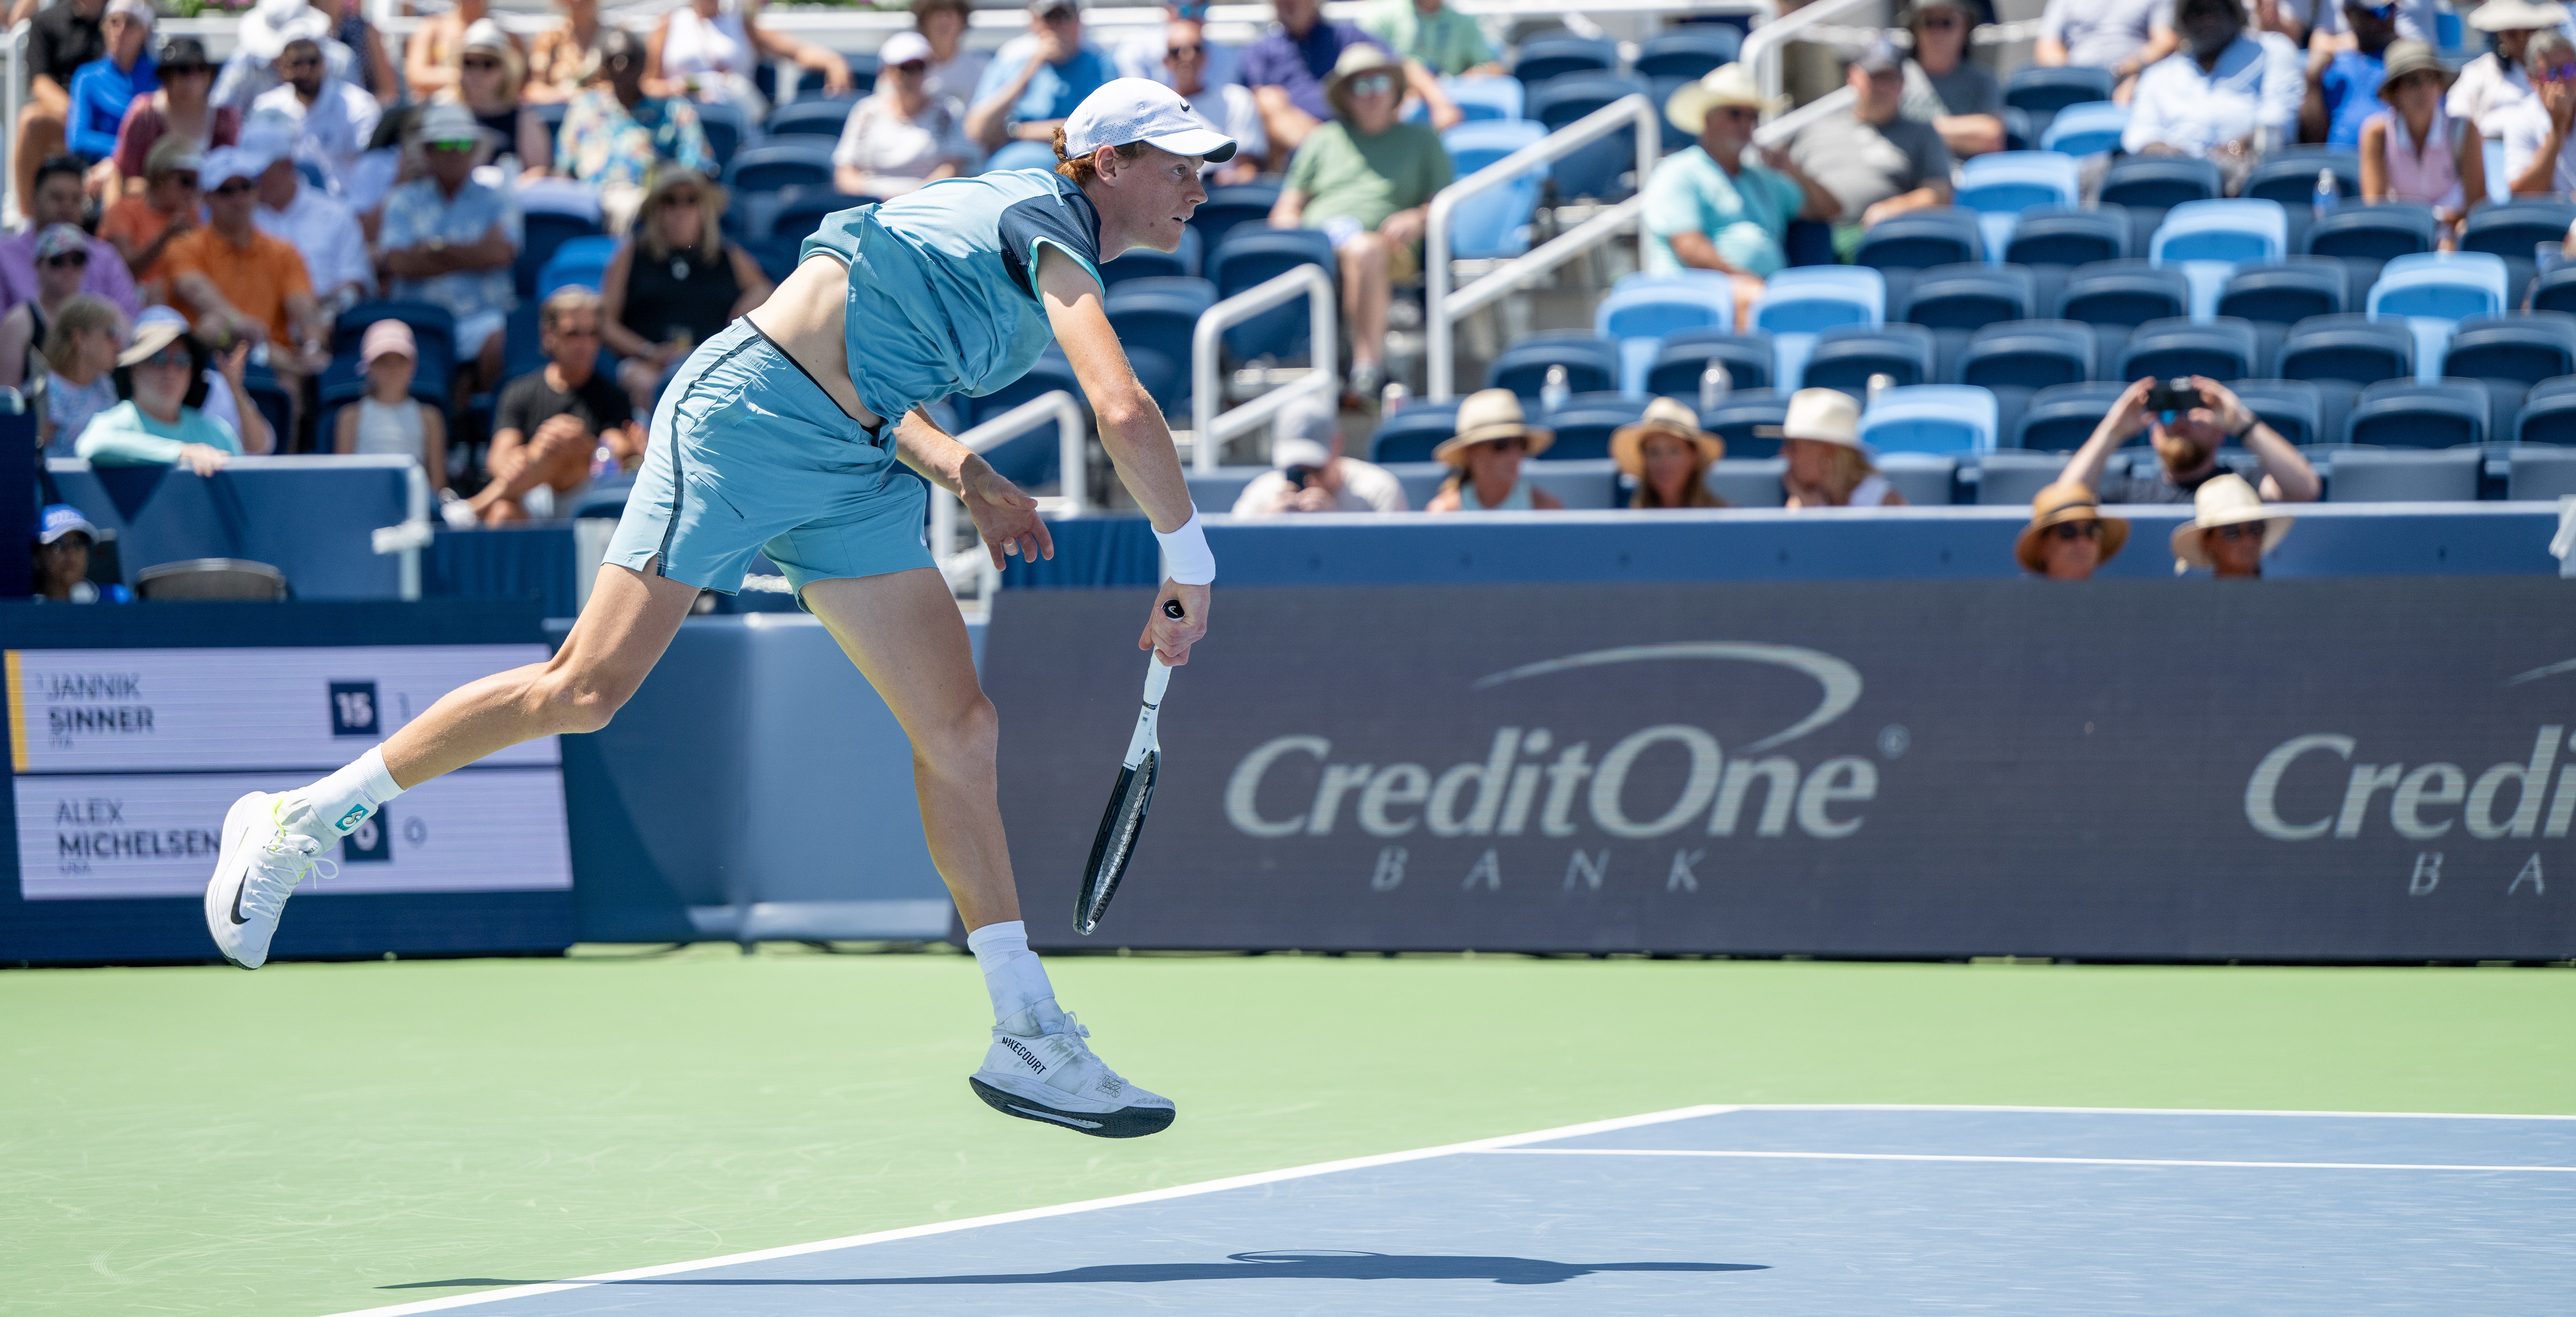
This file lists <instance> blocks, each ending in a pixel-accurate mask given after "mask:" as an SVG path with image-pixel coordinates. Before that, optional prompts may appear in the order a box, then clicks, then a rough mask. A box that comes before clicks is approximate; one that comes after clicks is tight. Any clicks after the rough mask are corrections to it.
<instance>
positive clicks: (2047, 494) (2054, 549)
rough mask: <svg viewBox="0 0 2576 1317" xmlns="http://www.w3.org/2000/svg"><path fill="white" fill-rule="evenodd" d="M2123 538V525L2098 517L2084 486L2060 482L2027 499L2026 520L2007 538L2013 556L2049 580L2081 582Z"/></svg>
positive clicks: (2126, 531)
mask: <svg viewBox="0 0 2576 1317" xmlns="http://www.w3.org/2000/svg"><path fill="white" fill-rule="evenodd" d="M2128 542H2129V523H2128V522H2126V521H2123V520H2121V519H2120V518H2118V517H2106V516H2103V515H2102V500H2101V499H2100V498H2099V497H2097V496H2096V495H2095V494H2094V493H2093V490H2092V488H2091V487H2090V486H2088V485H2083V484H2079V483H2077V482H2074V481H2060V482H2058V483H2056V484H2053V485H2050V486H2048V487H2047V488H2045V489H2042V490H2040V491H2039V494H2038V496H2037V497H2034V498H2033V499H2031V501H2030V524H2029V525H2027V526H2024V527H2022V530H2021V536H2020V538H2018V539H2015V540H2014V541H2013V558H2014V559H2015V560H2016V561H2018V562H2020V563H2021V565H2022V566H2023V567H2024V568H2026V569H2028V570H2030V571H2034V572H2037V573H2039V574H2040V575H2041V576H2044V577H2047V578H2048V579H2049V580H2052V581H2081V580H2085V579H2087V578H2089V577H2091V576H2092V575H2093V573H2094V572H2095V571H2096V570H2097V569H2099V568H2100V567H2101V566H2102V564H2104V563H2106V562H2109V561H2111V559H2112V558H2113V557H2115V556H2117V555H2118V553H2119V552H2120V546H2121V545H2124V544H2127V543H2128Z"/></svg>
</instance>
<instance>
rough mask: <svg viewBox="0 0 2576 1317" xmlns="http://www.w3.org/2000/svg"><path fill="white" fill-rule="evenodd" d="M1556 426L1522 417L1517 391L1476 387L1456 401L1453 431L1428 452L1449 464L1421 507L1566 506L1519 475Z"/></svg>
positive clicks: (1493, 509) (1547, 508)
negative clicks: (1436, 490)
mask: <svg viewBox="0 0 2576 1317" xmlns="http://www.w3.org/2000/svg"><path fill="white" fill-rule="evenodd" d="M1555 442H1556V432H1555V431H1554V430H1550V429H1547V428H1546V427H1544V426H1537V425H1531V424H1529V423H1527V422H1526V421H1524V420H1523V419H1522V418H1521V400H1520V396H1519V395H1517V394H1515V393H1513V392H1512V391H1511V390H1509V389H1480V390H1478V391H1476V392H1474V393H1471V394H1469V395H1467V400H1466V401H1465V402H1463V403H1460V404H1458V431H1457V434H1456V435H1455V436H1454V437H1452V438H1449V439H1445V440H1442V441H1441V444H1440V446H1439V447H1438V448H1434V449H1432V450H1431V455H1432V456H1433V457H1436V458H1438V459H1440V460H1441V461H1443V462H1446V463H1448V464H1449V465H1450V467H1452V468H1453V469H1452V470H1451V471H1450V473H1449V478H1448V479H1447V480H1446V481H1443V482H1442V483H1441V485H1440V492H1439V493H1437V494H1434V495H1432V496H1431V501H1430V502H1429V503H1426V504H1424V505H1423V506H1422V510H1423V511H1425V512H1531V511H1541V512H1546V511H1554V510H1557V509H1561V508H1563V507H1564V506H1565V503H1564V501H1563V500H1561V499H1559V498H1558V497H1557V496H1556V495H1554V494H1551V493H1549V492H1547V491H1546V490H1544V489H1539V488H1536V487H1534V486H1532V485H1531V484H1530V483H1529V482H1528V481H1526V480H1523V479H1521V463H1522V461H1523V460H1525V459H1527V458H1532V457H1536V456H1538V455H1539V454H1541V453H1544V452H1546V451H1547V447H1548V445H1549V444H1552V443H1555Z"/></svg>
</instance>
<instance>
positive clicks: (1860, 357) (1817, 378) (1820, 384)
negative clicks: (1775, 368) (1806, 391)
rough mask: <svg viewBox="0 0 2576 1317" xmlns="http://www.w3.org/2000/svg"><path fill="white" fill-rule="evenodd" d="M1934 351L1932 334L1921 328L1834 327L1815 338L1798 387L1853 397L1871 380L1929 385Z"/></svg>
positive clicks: (1900, 325)
mask: <svg viewBox="0 0 2576 1317" xmlns="http://www.w3.org/2000/svg"><path fill="white" fill-rule="evenodd" d="M1935 351H1936V350H1935V348H1934V346H1933V342H1932V331H1930V330H1928V329H1925V328H1923V327H1922V326H1921V325H1904V324H1886V325H1875V326H1872V325H1844V326H1839V327H1837V328H1833V329H1828V330H1826V331H1824V332H1823V333H1821V334H1818V335H1817V336H1816V345H1815V350H1814V351H1813V352H1811V353H1809V354H1808V357H1807V366H1806V373H1805V374H1804V375H1803V376H1802V377H1801V378H1800V381H1799V386H1800V387H1801V388H1817V389H1841V390H1843V391H1844V392H1846V393H1851V394H1858V393H1859V392H1861V391H1862V390H1863V389H1865V388H1867V387H1868V386H1869V379H1870V377H1871V376H1873V375H1885V376H1888V377H1889V378H1890V379H1892V380H1893V381H1894V382H1895V383H1897V384H1899V385H1914V384H1929V383H1932V382H1933V370H1934V358H1935Z"/></svg>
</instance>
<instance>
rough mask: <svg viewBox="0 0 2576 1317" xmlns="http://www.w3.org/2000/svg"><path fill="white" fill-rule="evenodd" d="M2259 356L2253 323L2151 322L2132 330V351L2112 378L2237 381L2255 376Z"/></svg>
mask: <svg viewBox="0 0 2576 1317" xmlns="http://www.w3.org/2000/svg"><path fill="white" fill-rule="evenodd" d="M2260 356H2261V353H2260V352H2259V350H2258V341H2257V339H2256V337H2255V333H2254V323H2253V322H2252V321H2250V320H2213V321H2211V322H2209V323H2208V324H2194V323H2192V322H2191V321H2188V320H2150V321H2148V322H2146V323H2145V324H2142V325H2140V326H2138V327H2137V329H2136V330H2135V331H2133V332H2131V334H2130V335H2129V346H2128V350H2127V351H2125V352H2123V353H2122V354H2121V355H2120V365H2119V368H2118V369H2116V370H2114V371H2112V372H2111V377H2112V378H2113V379H2121V380H2135V379H2144V378H2146V377H2148V376H2154V377H2156V378H2158V379H2172V378H2175V377H2177V376H2183V375H2206V376H2208V377H2209V378H2211V379H2214V380H2232V379H2239V378H2242V377H2244V376H2247V375H2251V374H2253V373H2254V370H2255V363H2256V361H2257V359H2258V358H2259V357H2260Z"/></svg>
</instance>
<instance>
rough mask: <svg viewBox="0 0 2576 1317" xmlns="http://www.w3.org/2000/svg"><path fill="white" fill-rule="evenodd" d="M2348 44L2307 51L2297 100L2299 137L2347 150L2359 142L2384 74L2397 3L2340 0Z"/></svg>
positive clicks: (2375, 105)
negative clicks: (2303, 84)
mask: <svg viewBox="0 0 2576 1317" xmlns="http://www.w3.org/2000/svg"><path fill="white" fill-rule="evenodd" d="M2343 9H2344V21H2345V22H2346V24H2348V25H2349V26H2350V28H2351V30H2352V36H2353V43H2354V44H2353V48H2352V49H2350V50H2332V49H2328V48H2327V47H2326V46H2325V45H2324V44H2323V43H2319V44H2318V45H2317V46H2316V47H2314V48H2312V49H2310V50H2309V52H2308V89H2307V94H2306V95H2305V97H2304V98H2303V99H2302V100H2301V101H2300V103H2299V137H2300V140H2302V141H2308V142H2323V143H2325V144H2326V145H2328V146H2340V147H2344V148H2346V149H2352V148H2355V147H2358V146H2360V145H2361V125H2362V121H2363V120H2365V119H2368V118H2369V117H2370V116H2371V115H2373V114H2375V113H2377V112H2378V110H2379V80H2380V79H2381V78H2382V77H2384V76H2386V73H2387V68H2388V61H2387V51H2388V43H2390V42H2392V41H2395V40H2396V39H2397V6H2396V5H2395V4H2393V3H2391V4H2383V5H2366V4H2363V3H2361V2H2360V0H2344V3H2343Z"/></svg>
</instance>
